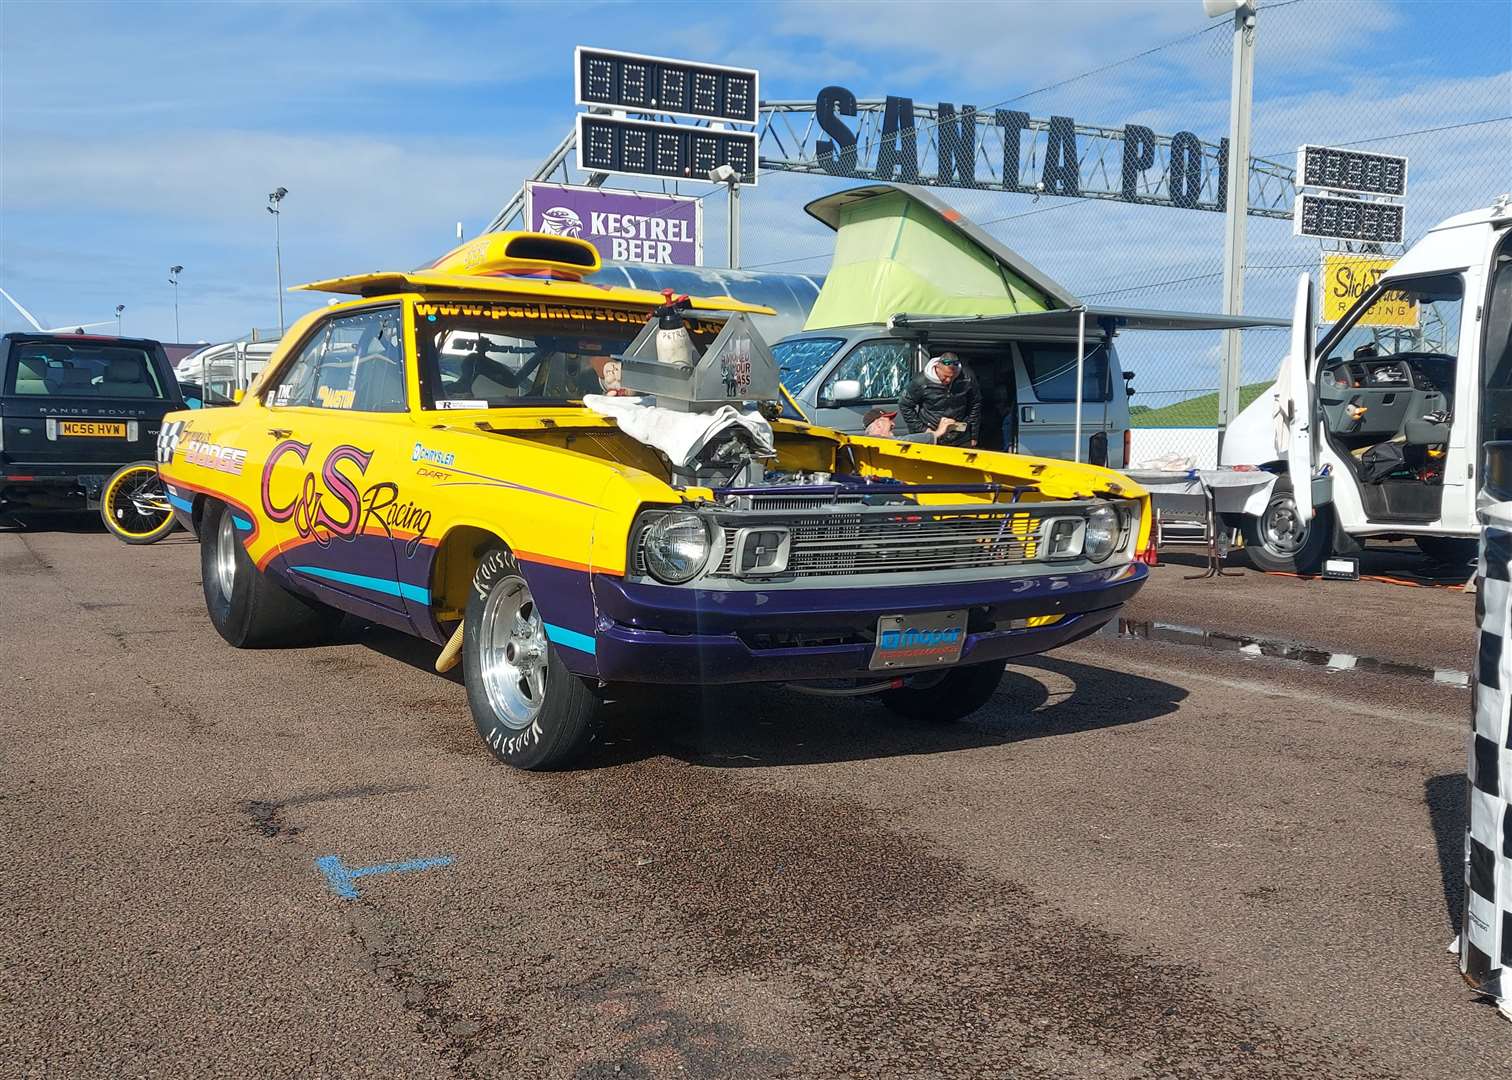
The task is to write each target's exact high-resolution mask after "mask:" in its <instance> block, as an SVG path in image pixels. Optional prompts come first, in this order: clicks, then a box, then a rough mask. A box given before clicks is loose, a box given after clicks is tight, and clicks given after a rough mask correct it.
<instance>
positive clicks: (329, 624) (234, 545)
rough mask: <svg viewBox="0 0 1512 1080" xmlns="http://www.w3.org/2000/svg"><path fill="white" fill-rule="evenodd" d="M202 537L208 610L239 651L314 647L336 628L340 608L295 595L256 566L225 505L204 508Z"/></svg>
mask: <svg viewBox="0 0 1512 1080" xmlns="http://www.w3.org/2000/svg"><path fill="white" fill-rule="evenodd" d="M199 538H200V578H201V580H202V582H203V584H204V590H205V610H206V611H208V612H209V613H210V622H211V623H212V624H213V625H214V626H215V629H216V632H217V633H219V634H220V636H221V637H223V638H225V639H226V641H227V642H228V643H230V644H232V645H235V646H236V647H237V648H238V649H260V648H264V647H267V646H270V645H315V644H318V643H320V642H323V641H327V640H329V639H330V637H331V636H332V635H333V634H334V633H335V632H336V626H337V624H338V623H340V622H341V612H339V611H337V610H335V609H334V608H329V607H326V606H325V605H324V604H320V603H316V602H315V601H313V600H306V599H305V598H304V597H302V596H295V595H294V594H293V593H291V592H289V590H287V589H285V588H284V587H283V586H282V585H280V584H279V583H278V582H276V581H274V580H273V579H272V578H270V577H269V576H268V575H267V574H265V573H263V572H262V571H261V570H259V569H258V568H257V566H256V564H255V563H253V562H252V557H251V556H250V555H248V554H247V547H246V545H245V544H244V543H242V538H241V536H240V535H238V533H237V530H236V522H235V518H234V516H233V515H232V513H231V511H230V510H229V509H228V508H227V507H226V506H225V504H224V503H218V502H212V503H210V504H208V505H207V506H206V507H205V513H204V516H203V517H202V518H201V519H200V526H199Z"/></svg>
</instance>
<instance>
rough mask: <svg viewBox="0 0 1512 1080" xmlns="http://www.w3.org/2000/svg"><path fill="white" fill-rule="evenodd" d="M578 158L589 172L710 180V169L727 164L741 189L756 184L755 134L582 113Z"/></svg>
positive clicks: (579, 126)
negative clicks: (733, 171)
mask: <svg viewBox="0 0 1512 1080" xmlns="http://www.w3.org/2000/svg"><path fill="white" fill-rule="evenodd" d="M577 155H578V160H577V165H578V168H579V169H582V170H583V171H585V172H611V173H634V174H635V175H638V176H658V177H663V178H665V179H668V180H707V179H708V176H709V170H710V169H714V168H717V167H718V166H720V165H728V166H730V168H732V169H734V170H735V173H736V175H738V176H739V177H740V182H741V184H742V185H744V186H745V187H754V186H755V185H756V133H755V132H754V131H717V130H714V129H712V128H702V127H691V126H688V125H685V124H663V123H658V122H656V121H653V120H625V119H621V118H620V117H617V116H597V115H594V114H591V113H590V114H584V113H578V118H577Z"/></svg>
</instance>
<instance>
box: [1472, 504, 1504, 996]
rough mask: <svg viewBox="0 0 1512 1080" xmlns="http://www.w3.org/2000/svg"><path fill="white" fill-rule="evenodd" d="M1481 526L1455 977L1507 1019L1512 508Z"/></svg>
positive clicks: (1490, 510)
mask: <svg viewBox="0 0 1512 1080" xmlns="http://www.w3.org/2000/svg"><path fill="white" fill-rule="evenodd" d="M1482 520H1483V521H1484V522H1485V529H1484V531H1483V532H1482V534H1481V556H1480V567H1479V574H1478V581H1477V585H1478V588H1477V591H1476V594H1475V607H1476V613H1477V615H1478V616H1479V621H1480V650H1479V659H1478V662H1477V664H1476V672H1475V703H1474V706H1473V707H1474V713H1473V726H1472V730H1471V735H1470V761H1469V770H1468V771H1469V777H1470V784H1469V790H1470V814H1469V827H1468V828H1467V829H1466V831H1465V920H1464V928H1463V930H1462V931H1461V933H1460V970H1461V971H1462V972H1463V973H1464V976H1465V981H1466V982H1468V983H1469V984H1470V985H1471V986H1473V987H1475V988H1476V989H1477V990H1479V991H1481V992H1482V993H1484V994H1488V995H1490V996H1491V997H1492V998H1495V999H1496V1002H1497V1005H1498V1006H1499V1007H1500V1009H1501V1011H1502V1013H1503V1014H1504V1015H1506V1016H1507V1017H1508V1018H1509V1019H1512V978H1509V975H1508V971H1509V968H1512V746H1509V743H1512V640H1509V639H1512V503H1505V502H1502V503H1496V504H1494V505H1492V506H1489V507H1487V508H1486V509H1485V510H1484V511H1482Z"/></svg>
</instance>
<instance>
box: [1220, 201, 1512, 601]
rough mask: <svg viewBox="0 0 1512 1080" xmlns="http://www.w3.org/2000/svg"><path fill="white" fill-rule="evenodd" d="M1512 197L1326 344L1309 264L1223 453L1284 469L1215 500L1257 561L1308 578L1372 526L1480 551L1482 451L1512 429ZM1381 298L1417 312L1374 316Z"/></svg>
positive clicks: (1400, 272) (1436, 235) (1442, 234)
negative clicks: (1286, 347)
mask: <svg viewBox="0 0 1512 1080" xmlns="http://www.w3.org/2000/svg"><path fill="white" fill-rule="evenodd" d="M1508 201H1509V200H1508V197H1507V196H1502V197H1501V198H1500V199H1499V200H1497V202H1496V203H1495V204H1494V205H1493V206H1490V207H1487V208H1486V209H1483V210H1475V211H1472V212H1470V213H1467V214H1460V215H1458V216H1456V217H1452V218H1450V219H1449V220H1447V221H1445V222H1443V223H1441V224H1439V225H1438V226H1436V227H1435V228H1434V229H1433V230H1432V231H1430V232H1429V233H1428V234H1427V235H1426V236H1424V237H1423V239H1422V240H1420V241H1418V242H1417V243H1416V244H1414V245H1413V246H1412V248H1411V249H1410V250H1409V251H1408V252H1407V253H1406V254H1405V255H1403V256H1402V257H1401V259H1399V260H1398V261H1397V262H1396V264H1395V265H1394V266H1393V267H1392V268H1391V269H1390V270H1389V271H1388V272H1387V273H1386V274H1384V275H1383V276H1382V277H1381V279H1380V280H1379V281H1378V282H1377V283H1376V285H1375V286H1374V287H1373V288H1372V289H1371V290H1370V291H1368V292H1367V293H1366V294H1365V295H1364V296H1362V297H1361V298H1360V299H1359V301H1358V302H1356V304H1355V305H1354V307H1352V308H1351V309H1350V310H1349V312H1348V313H1347V314H1346V315H1345V316H1344V318H1342V319H1341V320H1339V322H1338V323H1337V324H1335V325H1334V326H1333V327H1332V328H1331V329H1329V330H1328V331H1327V333H1325V334H1324V335H1323V337H1322V339H1321V340H1319V341H1317V342H1316V344H1315V343H1314V331H1313V326H1314V324H1315V308H1314V306H1313V290H1312V283H1311V280H1310V279H1309V278H1308V276H1307V275H1306V274H1304V275H1302V279H1301V280H1300V281H1299V282H1298V288H1297V302H1296V310H1295V312H1294V314H1293V323H1292V344H1291V352H1290V355H1289V356H1288V358H1287V359H1286V361H1284V362H1283V363H1282V365H1281V372H1280V375H1279V376H1278V378H1277V380H1276V384H1275V387H1274V388H1273V390H1272V392H1271V393H1269V394H1262V395H1261V396H1260V397H1259V398H1258V399H1256V400H1255V401H1254V402H1253V403H1252V404H1251V405H1250V406H1249V408H1247V409H1245V410H1244V412H1243V413H1241V414H1240V415H1239V417H1238V418H1237V419H1236V420H1235V421H1234V423H1233V424H1232V425H1230V427H1229V429H1228V431H1227V433H1226V436H1225V438H1224V443H1223V449H1222V451H1221V454H1220V464H1222V465H1255V466H1260V467H1261V468H1264V469H1267V470H1269V471H1272V472H1274V473H1276V479H1275V480H1274V481H1273V482H1272V483H1270V484H1266V485H1263V486H1261V487H1259V488H1255V489H1246V490H1248V491H1251V492H1252V494H1250V495H1249V496H1248V497H1247V498H1246V499H1245V501H1244V502H1243V504H1242V505H1235V506H1224V505H1223V504H1222V503H1220V505H1219V509H1220V510H1221V511H1226V512H1227V513H1226V514H1225V519H1226V520H1228V521H1229V522H1230V523H1231V524H1233V525H1237V526H1238V527H1240V528H1242V529H1243V531H1244V537H1245V543H1246V546H1247V547H1248V549H1249V555H1250V559H1251V561H1252V562H1253V563H1254V564H1255V565H1256V566H1257V567H1259V568H1260V569H1264V570H1290V571H1296V572H1299V573H1311V572H1313V571H1315V570H1317V569H1318V568H1319V567H1320V566H1321V564H1322V562H1323V559H1324V558H1326V557H1327V556H1328V555H1329V554H1333V553H1341V554H1347V553H1350V552H1351V551H1354V550H1358V546H1359V542H1360V541H1362V540H1364V539H1366V538H1369V537H1375V538H1390V539H1400V538H1404V537H1411V538H1412V539H1413V540H1415V541H1416V542H1417V544H1418V546H1419V547H1420V548H1421V549H1422V550H1423V552H1424V553H1425V554H1427V555H1429V556H1430V557H1432V558H1435V559H1439V560H1442V561H1446V562H1447V561H1454V562H1458V561H1462V560H1463V561H1468V560H1469V559H1470V558H1472V557H1473V556H1474V552H1475V543H1476V538H1477V536H1478V535H1479V526H1478V524H1477V521H1476V508H1477V495H1478V493H1479V490H1480V488H1481V486H1482V484H1483V482H1484V476H1485V470H1486V461H1485V447H1486V444H1487V443H1492V442H1498V441H1502V440H1508V439H1512V228H1509V226H1512V211H1509V209H1508ZM1384 305H1391V306H1392V307H1393V308H1394V309H1395V310H1396V311H1397V312H1398V313H1400V312H1402V311H1403V310H1404V306H1405V309H1406V310H1410V312H1412V313H1413V315H1412V316H1410V317H1406V318H1404V317H1401V316H1400V314H1399V315H1398V317H1397V318H1396V319H1395V320H1388V319H1384V318H1380V317H1377V316H1379V315H1380V314H1382V312H1383V306H1384ZM1369 313H1374V314H1372V316H1371V317H1369V318H1367V317H1366V316H1367V314H1369ZM1391 321H1395V322H1396V323H1397V324H1398V325H1383V324H1384V323H1388V322H1391ZM1302 477H1306V478H1308V482H1307V483H1302V482H1300V479H1301V478H1302Z"/></svg>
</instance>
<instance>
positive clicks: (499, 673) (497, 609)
mask: <svg viewBox="0 0 1512 1080" xmlns="http://www.w3.org/2000/svg"><path fill="white" fill-rule="evenodd" d="M462 675H463V680H464V682H466V684H467V704H468V707H469V708H470V709H471V710H472V716H473V723H474V724H475V725H476V726H477V728H478V734H479V735H480V736H482V738H483V743H484V745H485V746H487V747H488V752H489V753H491V754H492V755H493V756H494V757H496V758H498V759H499V760H500V761H502V762H503V763H504V764H506V765H513V766H514V767H515V768H517V769H531V770H541V769H558V768H561V767H562V766H564V765H566V764H568V763H570V762H571V761H572V760H573V759H575V758H576V757H578V756H579V755H580V754H582V752H583V751H584V750H586V749H587V748H588V745H589V744H590V743H592V742H593V738H594V735H595V734H596V733H597V720H598V716H599V707H600V705H599V699H598V698H597V697H595V696H594V695H593V694H592V693H591V692H590V691H589V689H588V687H587V686H586V685H584V683H583V680H582V679H581V678H579V677H578V676H576V675H574V674H573V673H572V672H570V671H568V670H567V668H566V666H565V665H564V664H563V663H562V658H561V656H560V655H559V654H558V653H557V651H556V648H555V647H554V646H552V644H551V643H550V642H549V641H548V640H547V638H546V628H545V622H544V621H543V618H542V615H541V612H540V610H539V609H538V608H537V607H536V603H535V597H534V596H533V595H532V594H531V591H530V584H529V582H527V581H526V580H525V575H524V574H523V573H521V571H520V564H519V563H518V562H516V561H515V557H514V555H513V554H511V552H510V550H509V549H508V548H507V547H505V546H504V545H503V544H494V545H491V546H490V547H489V548H488V549H487V550H485V551H484V553H483V557H482V559H480V560H479V562H478V569H477V571H476V572H475V573H474V574H473V583H472V589H471V590H470V591H469V592H468V596H467V613H466V617H465V621H464V623H463V631H462Z"/></svg>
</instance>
